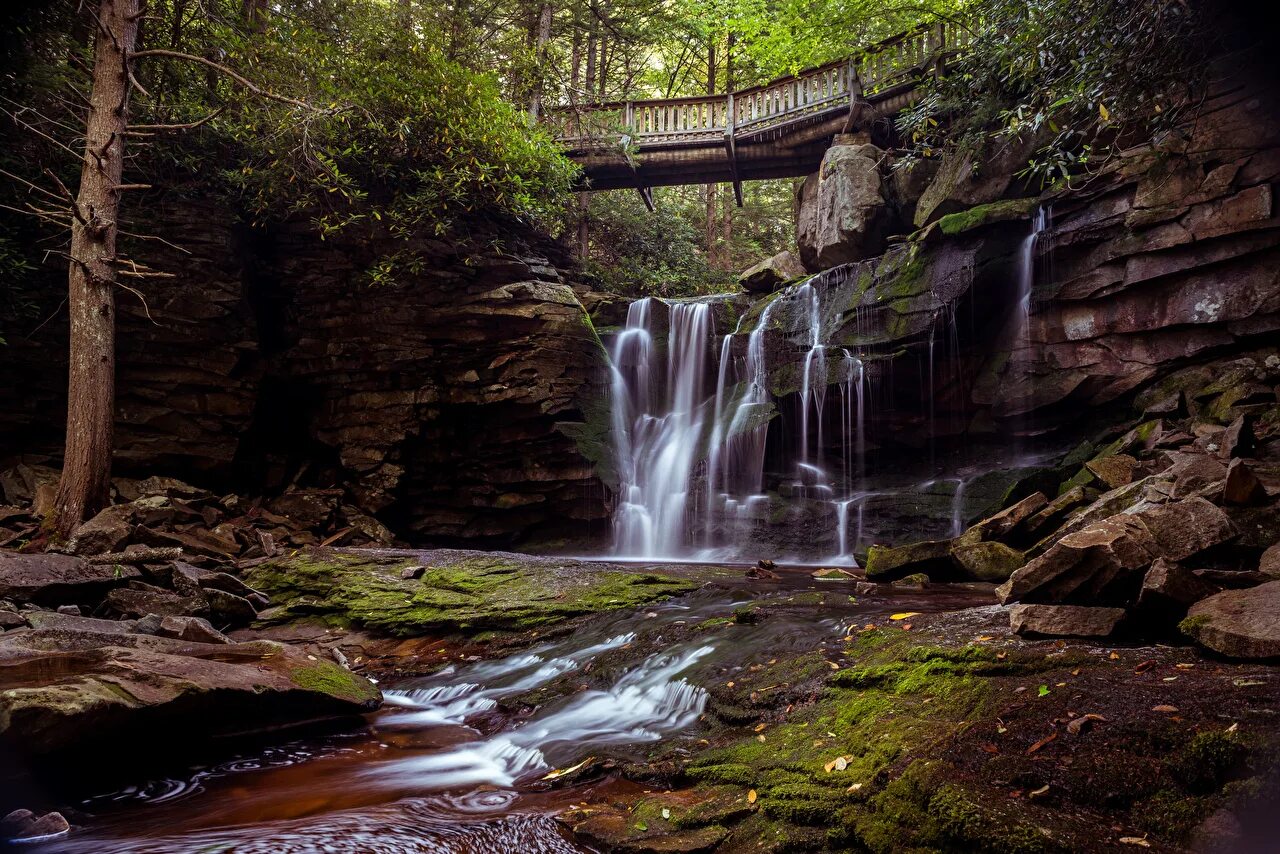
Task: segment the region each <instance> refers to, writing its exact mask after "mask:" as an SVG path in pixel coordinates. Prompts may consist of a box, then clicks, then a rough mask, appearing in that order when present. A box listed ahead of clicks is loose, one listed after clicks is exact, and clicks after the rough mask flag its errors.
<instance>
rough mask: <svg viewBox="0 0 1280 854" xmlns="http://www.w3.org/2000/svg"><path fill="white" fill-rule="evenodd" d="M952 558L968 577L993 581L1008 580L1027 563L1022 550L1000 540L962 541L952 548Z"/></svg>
mask: <svg viewBox="0 0 1280 854" xmlns="http://www.w3.org/2000/svg"><path fill="white" fill-rule="evenodd" d="M951 558H952V560H954V561H955V562H956V563H957V564H959V565H960V567H961V568H962V569H963V570H964V573H965V575H966V576H967V577H969V578H972V579H974V580H976V581H990V582H992V583H995V582H1000V581H1007V580H1008V579H1009V576H1010V575H1012V574H1013V573H1014V572H1015V571H1016V570H1017V569H1018V568H1019V567H1021V566H1022V565H1023V564H1024V563H1026V558H1025V557H1024V556H1023V554H1022V552H1020V551H1018V550H1017V549H1015V548H1011V547H1010V546H1006V545H1005V544H1004V543H998V542H976V543H975V542H961V541H957V543H956V544H955V545H954V546H952V548H951Z"/></svg>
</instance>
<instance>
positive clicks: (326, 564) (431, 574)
mask: <svg viewBox="0 0 1280 854" xmlns="http://www.w3.org/2000/svg"><path fill="white" fill-rule="evenodd" d="M247 580H248V582H249V583H250V584H252V585H253V586H254V587H256V588H257V589H260V590H262V591H264V592H266V593H268V594H269V595H270V596H271V598H272V601H274V602H276V603H278V606H277V607H275V608H272V609H270V610H269V611H265V612H263V614H262V615H261V616H262V617H263V619H264V620H265V621H269V622H277V621H284V620H289V619H294V618H305V617H315V618H320V619H322V620H324V621H326V622H329V623H332V624H334V625H340V626H358V627H362V628H367V629H371V630H374V631H378V632H384V633H387V634H392V635H399V636H409V635H415V634H422V633H425V632H473V631H480V630H486V629H507V630H524V629H530V628H534V627H536V626H542V625H547V624H549V623H555V622H558V621H561V620H565V619H568V618H570V617H576V616H579V615H582V614H589V613H594V612H599V611H612V610H616V609H620V608H632V607H637V606H640V605H644V604H646V603H649V602H653V601H656V600H659V599H664V598H667V597H669V596H675V595H679V594H681V593H686V592H688V591H690V590H692V589H694V588H695V587H697V586H698V583H697V581H695V580H690V579H689V578H687V577H679V576H677V575H676V573H675V572H674V571H668V570H651V569H649V568H645V569H644V570H642V571H641V570H634V569H631V568H629V567H625V566H620V565H616V564H601V563H592V562H587V561H579V560H572V559H566V558H542V557H532V556H529V555H517V554H507V553H504V552H472V551H458V550H448V549H438V550H433V551H385V550H378V551H360V550H348V551H339V550H327V549H315V550H309V551H306V552H302V553H299V554H295V555H292V556H289V557H282V558H279V559H276V560H273V561H270V562H268V563H264V564H262V565H261V566H258V567H256V568H254V569H253V570H252V571H251V572H250V573H249V574H248V576H247Z"/></svg>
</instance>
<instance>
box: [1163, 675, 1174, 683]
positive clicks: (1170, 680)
mask: <svg viewBox="0 0 1280 854" xmlns="http://www.w3.org/2000/svg"><path fill="white" fill-rule="evenodd" d="M1162 681H1164V682H1177V681H1178V677H1177V676H1166V677H1164V679H1163V680H1162Z"/></svg>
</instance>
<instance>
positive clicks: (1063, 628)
mask: <svg viewBox="0 0 1280 854" xmlns="http://www.w3.org/2000/svg"><path fill="white" fill-rule="evenodd" d="M1124 617H1125V610H1124V609H1123V608H1090V607H1084V606H1080V605H1014V606H1013V607H1012V608H1010V609H1009V628H1010V629H1011V630H1012V631H1013V632H1014V633H1015V634H1019V635H1031V636H1047V637H1080V638H1105V637H1108V636H1110V635H1111V634H1113V633H1114V632H1115V630H1116V627H1117V626H1118V625H1119V624H1120V621H1121V620H1123V619H1124Z"/></svg>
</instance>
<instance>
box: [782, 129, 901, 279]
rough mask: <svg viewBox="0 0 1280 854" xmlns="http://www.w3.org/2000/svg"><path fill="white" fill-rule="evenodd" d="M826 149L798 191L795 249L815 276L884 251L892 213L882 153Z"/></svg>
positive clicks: (862, 147)
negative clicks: (883, 185)
mask: <svg viewBox="0 0 1280 854" xmlns="http://www.w3.org/2000/svg"><path fill="white" fill-rule="evenodd" d="M837 142H838V144H836V145H833V146H831V148H829V149H827V153H826V154H825V155H824V156H823V158H822V167H821V168H820V169H819V170H818V171H817V172H816V173H814V174H813V175H810V176H809V177H808V178H807V179H806V180H805V182H804V186H802V187H801V189H800V205H799V213H798V216H797V218H796V243H797V244H798V245H799V247H800V260H801V261H803V262H804V264H805V266H806V267H808V268H809V269H811V270H825V269H826V268H828V267H834V266H835V265H837V264H845V263H848V262H850V261H861V260H862V259H864V258H871V257H873V256H875V255H879V254H880V253H881V252H883V251H884V238H885V235H886V233H887V232H886V229H887V227H888V225H889V222H888V220H889V218H890V216H891V212H890V210H889V206H888V203H887V202H886V201H885V197H884V193H883V191H882V190H881V174H880V163H881V161H882V160H883V159H884V152H883V151H881V150H880V149H879V148H876V147H875V146H874V145H872V144H871V143H870V142H863V143H853V144H839V142H840V140H839V139H838V141H837Z"/></svg>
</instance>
